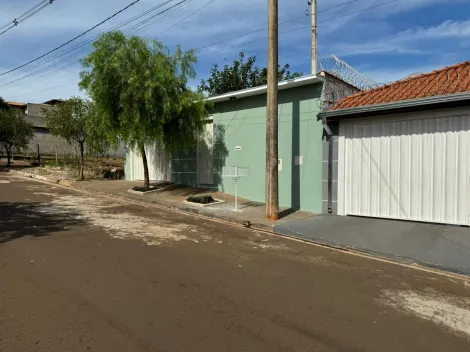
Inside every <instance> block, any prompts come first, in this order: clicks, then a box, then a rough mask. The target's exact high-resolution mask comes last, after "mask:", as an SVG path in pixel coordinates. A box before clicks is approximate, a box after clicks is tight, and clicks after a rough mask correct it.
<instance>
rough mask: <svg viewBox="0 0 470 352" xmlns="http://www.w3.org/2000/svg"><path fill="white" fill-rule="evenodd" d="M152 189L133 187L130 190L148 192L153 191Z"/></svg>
mask: <svg viewBox="0 0 470 352" xmlns="http://www.w3.org/2000/svg"><path fill="white" fill-rule="evenodd" d="M154 189H155V187H145V186H135V187H134V188H132V190H133V191H136V192H149V191H153V190H154Z"/></svg>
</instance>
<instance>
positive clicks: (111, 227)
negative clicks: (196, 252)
mask: <svg viewBox="0 0 470 352" xmlns="http://www.w3.org/2000/svg"><path fill="white" fill-rule="evenodd" d="M36 194H38V195H47V196H50V197H52V200H51V201H50V202H48V203H44V206H43V207H42V209H41V210H40V211H41V212H43V213H47V214H54V213H60V212H62V211H67V212H69V213H70V212H72V213H74V214H76V215H75V217H76V219H78V220H85V221H88V222H90V223H91V224H92V225H94V226H98V227H101V228H103V229H104V230H105V231H106V233H107V234H108V235H109V236H110V237H112V238H118V239H140V240H142V241H144V242H145V243H147V244H148V245H161V244H170V243H173V242H178V241H183V240H186V241H192V242H197V240H195V239H192V238H189V237H188V236H186V235H184V234H183V233H184V232H186V233H189V232H190V231H189V230H190V227H189V226H188V225H184V224H174V223H169V222H167V221H163V220H159V219H158V218H156V219H148V218H145V217H141V216H137V215H134V214H130V213H128V212H118V213H115V212H112V211H111V209H110V208H112V207H115V206H120V205H121V204H119V203H116V204H113V203H112V204H109V202H107V203H105V202H104V201H102V200H100V199H95V198H91V197H85V196H77V195H73V196H71V195H62V194H57V193H47V192H37V193H36ZM191 228H194V226H192V227H191Z"/></svg>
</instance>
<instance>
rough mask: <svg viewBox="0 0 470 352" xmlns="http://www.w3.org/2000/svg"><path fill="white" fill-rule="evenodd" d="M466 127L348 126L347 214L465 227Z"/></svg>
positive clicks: (452, 120)
mask: <svg viewBox="0 0 470 352" xmlns="http://www.w3.org/2000/svg"><path fill="white" fill-rule="evenodd" d="M469 122H470V117H469V116H451V117H440V118H427V119H416V120H400V121H390V122H378V123H366V124H359V123H357V124H350V125H346V130H345V137H346V145H345V147H346V148H345V183H344V185H345V192H344V194H345V199H344V202H345V204H344V206H345V210H346V214H348V215H360V216H371V217H381V218H395V219H405V220H415V221H429V222H439V223H452V224H468V215H467V207H468V204H467V202H468V191H469V189H468V167H469V164H470V162H469V161H468V158H469V156H470V151H469V145H470V143H469V132H468V131H469V126H470V123H469Z"/></svg>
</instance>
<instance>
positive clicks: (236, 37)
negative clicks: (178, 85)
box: [196, 0, 401, 50]
mask: <svg viewBox="0 0 470 352" xmlns="http://www.w3.org/2000/svg"><path fill="white" fill-rule="evenodd" d="M398 1H401V0H391V1H388V2H384V3H382V4H378V5H374V6H369V7H366V8H363V9H361V10H358V11H353V12H349V13H346V14H343V15H339V16H336V17H332V18H328V19H325V20H323V21H319V22H318V23H325V22H329V21H333V20H336V19H339V18H343V17H347V16H351V15H355V14H357V13H361V12H364V11H367V10H372V9H375V8H377V7H381V6H385V5H389V4H391V3H394V2H398ZM335 7H337V6H335ZM333 8H334V7H333ZM327 10H329V9H325V10H322V12H323V11H327ZM319 12H320V11H319ZM302 17H306V16H302ZM302 17H298V18H293V19H290V20H287V21H284V22H281V23H280V24H284V23H287V22H292V21H294V20H297V19H299V18H302ZM310 26H311V25H310V24H308V25H305V26H300V27H296V28H294V29H291V30H288V31H285V32H282V33H281V34H286V33H290V32H294V31H298V30H299V29H303V28H306V27H310ZM267 29H268V27H263V28H260V29H256V30H254V31H251V32H247V33H244V34H240V35H237V36H235V37H231V38H229V39H225V40H221V41H218V42H215V43H212V44H208V45H204V46H201V47H199V48H197V49H196V50H202V49H206V48H209V47H212V46H215V45H218V44H222V43H224V42H226V41H230V40H233V39H238V38H241V37H246V36H248V35H250V34H253V33H257V32H261V31H266V30H267ZM266 39H267V37H263V38H259V39H255V40H253V41H250V42H245V43H242V44H239V45H236V46H240V45H245V44H251V43H254V42H257V41H260V40H266Z"/></svg>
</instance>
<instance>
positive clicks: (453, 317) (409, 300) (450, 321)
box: [381, 290, 470, 338]
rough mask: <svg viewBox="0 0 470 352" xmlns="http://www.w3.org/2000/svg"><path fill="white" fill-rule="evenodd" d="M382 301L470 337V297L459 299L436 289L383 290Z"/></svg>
mask: <svg viewBox="0 0 470 352" xmlns="http://www.w3.org/2000/svg"><path fill="white" fill-rule="evenodd" d="M381 302H382V303H385V304H387V305H389V306H392V307H395V308H396V309H398V310H400V311H402V312H404V313H406V314H410V315H416V316H418V317H420V318H423V319H426V320H429V321H432V322H433V323H436V324H439V325H443V326H445V327H446V328H448V329H449V330H451V331H452V332H454V333H457V334H459V335H465V336H466V337H467V338H470V299H457V298H454V297H450V296H445V295H442V294H440V293H438V292H435V291H434V292H430V293H417V292H413V291H390V290H387V291H384V292H383V296H382V298H381Z"/></svg>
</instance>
